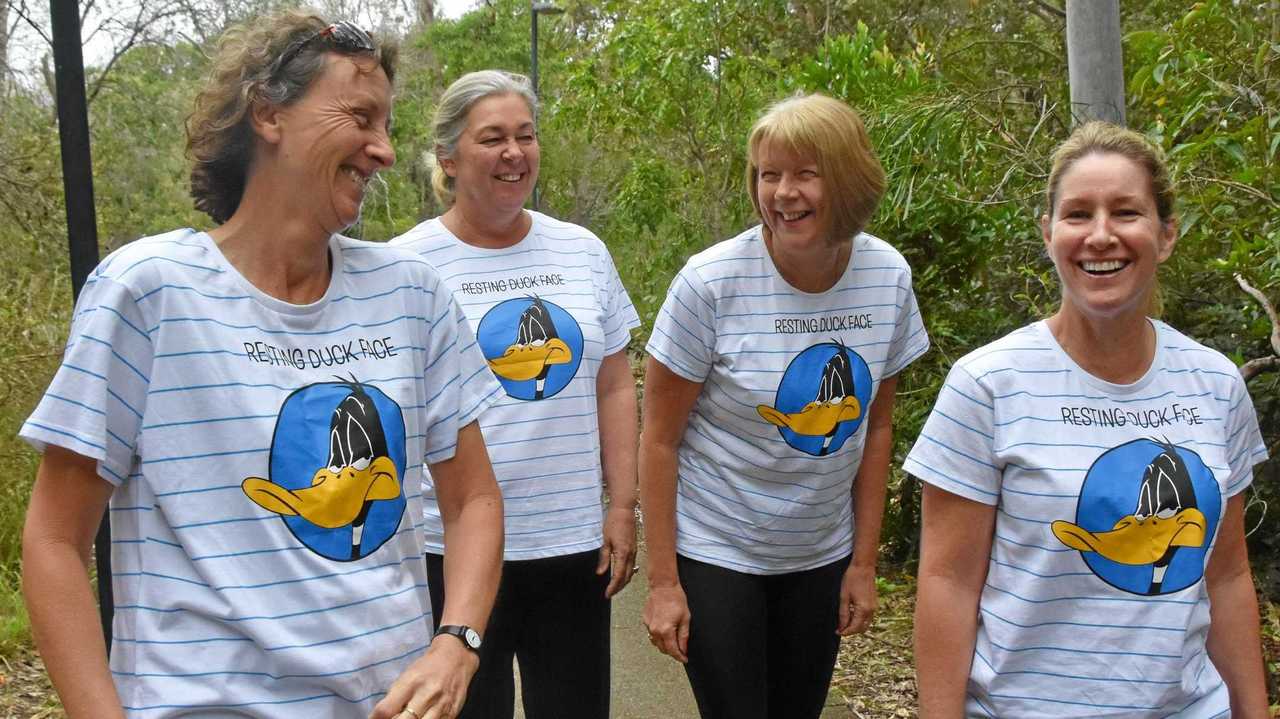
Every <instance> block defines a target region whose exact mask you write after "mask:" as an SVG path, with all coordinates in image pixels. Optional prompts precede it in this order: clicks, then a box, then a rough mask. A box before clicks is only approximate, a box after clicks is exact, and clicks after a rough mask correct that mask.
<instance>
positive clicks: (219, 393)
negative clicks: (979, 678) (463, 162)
mask: <svg viewBox="0 0 1280 719" xmlns="http://www.w3.org/2000/svg"><path fill="white" fill-rule="evenodd" d="M329 253H330V257H331V259H332V265H333V273H332V280H331V282H330V284H329V288H328V291H327V292H326V293H325V295H324V296H323V297H322V298H321V299H320V300H318V301H317V302H315V303H313V304H309V305H301V306H300V305H291V304H287V303H285V302H282V301H280V300H277V299H275V298H273V297H270V296H268V295H266V294H264V293H262V292H261V291H259V290H258V289H257V288H255V287H254V286H253V285H251V284H250V283H249V282H248V281H246V280H245V279H244V278H243V277H242V276H241V275H240V273H239V272H237V271H236V269H235V268H234V267H233V266H232V265H230V264H229V263H228V262H227V261H226V260H225V258H224V257H223V255H222V253H221V252H220V251H219V250H218V248H217V246H216V245H215V244H214V243H213V241H212V240H211V239H210V237H209V236H208V235H206V234H204V233H199V232H195V231H193V230H179V231H176V232H171V233H168V234H165V235H160V236H156V237H150V238H145V239H141V240H138V241H136V242H133V243H130V244H128V245H126V246H125V247H123V248H121V249H120V250H118V251H116V252H114V253H112V254H111V255H110V256H109V257H107V258H106V259H105V260H104V261H103V262H102V264H101V265H99V267H98V268H97V270H95V271H94V273H93V274H92V275H91V276H90V278H89V280H88V282H87V284H86V285H85V288H84V291H83V292H82V294H81V296H80V300H79V302H78V303H77V306H76V310H75V314H74V316H73V320H72V327H71V333H70V340H69V342H68V345H67V349H66V353H65V355H64V357H63V362H62V366H61V367H60V368H59V370H58V372H57V374H56V375H55V376H54V379H53V382H52V383H51V384H50V386H49V389H48V391H47V392H46V394H45V395H44V398H43V399H42V400H41V402H40V404H39V406H38V407H37V408H36V410H35V412H33V413H32V415H31V417H30V418H29V419H28V420H27V422H26V424H24V425H23V427H22V431H21V436H22V437H23V438H24V439H26V440H28V441H29V442H31V443H32V444H33V445H35V446H36V447H37V448H40V449H43V448H44V446H46V445H48V444H54V445H59V446H62V447H66V448H67V449H70V450H72V451H74V452H77V453H79V454H82V455H84V456H87V457H90V458H93V459H96V460H97V461H98V474H99V475H100V476H101V477H102V478H103V479H105V480H106V481H108V482H110V483H111V484H113V485H115V486H116V489H115V492H114V494H113V495H112V497H111V506H110V511H111V522H112V539H111V556H112V562H113V569H114V574H113V581H112V586H113V588H114V592H115V601H116V607H115V622H114V625H113V636H114V642H113V644H112V648H111V659H110V668H111V673H112V675H113V677H114V679H115V682H116V686H117V689H118V690H119V694H120V699H121V700H122V702H123V704H124V706H125V708H126V710H127V711H128V713H129V714H130V715H131V716H138V717H147V718H148V719H150V718H152V717H170V716H179V715H181V716H188V715H192V714H199V715H201V716H211V715H215V714H216V715H219V716H224V715H231V714H234V715H236V716H251V717H321V716H323V717H366V716H368V715H369V713H370V711H372V709H373V706H374V704H375V703H376V702H377V701H378V700H379V699H380V698H381V697H382V696H383V695H384V694H385V693H386V691H387V689H388V688H389V687H390V685H391V682H392V681H393V680H394V679H395V678H396V677H397V676H398V675H399V674H400V672H401V671H403V670H404V669H405V668H406V667H407V666H408V665H409V664H410V663H411V662H412V661H413V660H414V659H416V658H417V657H418V656H419V655H421V654H422V652H423V651H424V650H425V649H426V647H427V644H428V643H429V642H430V636H431V635H430V628H431V621H430V620H431V617H430V611H431V610H430V601H429V598H428V594H427V590H426V572H425V568H424V565H423V563H422V554H421V546H422V544H421V543H422V533H421V530H420V528H419V527H418V524H417V518H418V517H419V516H420V513H421V499H420V490H419V488H420V486H421V476H422V469H423V467H422V462H423V457H424V456H425V457H426V458H427V461H428V462H437V461H442V460H445V459H448V458H450V457H452V456H453V454H454V450H455V447H456V445H457V434H458V430H459V429H460V428H461V427H463V426H464V425H466V424H468V423H470V422H472V421H473V420H475V418H476V416H477V415H478V414H479V413H480V412H481V411H482V410H483V409H484V408H485V407H486V406H487V405H488V404H489V403H490V402H492V401H493V398H494V397H495V396H496V394H497V393H498V387H497V385H496V383H494V381H493V379H492V377H491V376H490V375H489V373H488V371H487V370H486V369H485V365H484V358H483V357H481V356H480V353H479V351H478V350H477V347H476V342H475V339H474V338H473V336H472V334H471V330H470V328H469V327H468V326H467V324H466V321H465V318H464V317H463V316H462V314H461V312H460V311H459V309H458V307H457V305H455V304H454V302H453V300H452V296H451V295H450V293H449V291H448V290H447V289H446V288H444V287H442V286H441V285H440V281H439V278H438V276H437V275H436V273H435V271H434V270H432V269H431V268H430V267H429V266H428V265H427V264H426V263H425V262H423V261H422V260H421V259H419V258H418V257H417V256H416V255H413V254H412V253H409V252H405V251H403V250H399V249H396V248H391V247H387V246H385V245H378V244H372V243H367V242H359V241H356V240H351V239H347V238H344V237H339V236H334V237H333V238H332V240H331V241H330V245H329Z"/></svg>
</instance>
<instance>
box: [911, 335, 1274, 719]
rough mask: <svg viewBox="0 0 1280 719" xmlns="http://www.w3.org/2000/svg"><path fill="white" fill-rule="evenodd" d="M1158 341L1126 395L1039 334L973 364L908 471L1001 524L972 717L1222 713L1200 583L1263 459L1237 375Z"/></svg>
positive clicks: (1171, 342) (1185, 346) (958, 370)
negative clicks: (988, 508)
mask: <svg viewBox="0 0 1280 719" xmlns="http://www.w3.org/2000/svg"><path fill="white" fill-rule="evenodd" d="M1152 324H1153V325H1154V327H1155V329H1156V343H1157V344H1156V346H1157V351H1156V355H1155V359H1154V361H1153V362H1152V365H1151V368H1150V370H1149V371H1148V372H1147V373H1146V375H1145V376H1143V377H1142V378H1141V379H1140V380H1138V381H1137V382H1134V383H1133V384H1128V385H1117V384H1112V383H1110V382H1105V381H1103V380H1101V379H1098V378H1096V377H1094V376H1092V375H1090V374H1088V373H1087V372H1085V371H1084V370H1083V369H1081V368H1080V367H1079V366H1077V365H1076V363H1075V362H1074V361H1073V360H1072V359H1071V357H1070V356H1069V355H1067V354H1066V353H1065V352H1064V351H1063V350H1062V348H1061V347H1060V346H1059V345H1058V343H1057V341H1056V340H1055V339H1054V337H1053V334H1052V333H1051V332H1050V331H1049V329H1048V327H1047V326H1046V325H1045V323H1044V322H1037V323H1035V324H1032V325H1029V326H1027V327H1024V328H1022V329H1020V330H1017V331H1015V332H1013V333H1011V334H1009V335H1007V336H1005V337H1004V338H1002V339H999V340H997V341H995V342H993V343H991V344H989V345H987V346H985V347H982V348H980V349H977V350H975V351H973V352H972V353H970V354H969V355H967V356H965V357H964V358H962V359H961V360H960V361H959V362H957V363H956V364H955V366H954V367H952V369H951V372H950V374H949V375H948V377H947V381H946V384H945V385H944V387H943V389H942V392H941V393H940V394H939V396H938V400H937V404H936V405H935V406H934V408H933V413H932V414H931V415H930V416H929V419H928V421H927V422H926V424H925V426H924V429H923V430H922V432H921V434H920V437H919V439H918V440H917V441H916V445H915V447H914V448H913V449H912V450H911V453H910V455H909V456H908V457H907V461H906V464H905V469H906V470H907V471H908V472H910V473H911V474H913V475H915V476H916V477H919V478H920V479H922V480H923V481H925V482H928V483H930V484H933V485H935V486H937V487H940V488H942V489H945V490H947V491H948V492H952V493H954V494H957V495H960V496H962V497H965V498H968V499H971V500H973V501H976V502H982V503H984V504H988V505H992V506H994V507H995V508H996V520H995V536H994V537H993V538H991V560H990V563H989V564H988V570H987V579H986V584H985V585H984V587H983V590H982V595H981V599H980V601H979V605H978V609H979V616H978V633H977V642H976V646H975V649H974V657H973V664H972V667H971V669H970V675H969V686H968V704H967V710H966V714H967V715H968V716H971V717H991V716H998V717H1061V716H1072V717H1086V716H1087V717H1167V716H1178V717H1186V718H1188V719H1189V718H1192V717H1197V718H1200V717H1220V716H1226V715H1227V714H1228V713H1229V711H1230V706H1229V703H1228V696H1227V689H1226V687H1225V686H1224V685H1223V682H1222V677H1221V676H1219V674H1218V671H1217V670H1216V669H1215V668H1214V666H1213V662H1212V661H1210V659H1209V656H1208V654H1207V653H1206V651H1205V639H1206V637H1207V635H1208V632H1209V596H1208V592H1207V589H1206V587H1205V582H1204V581H1203V576H1204V568H1205V565H1206V563H1207V562H1208V560H1209V556H1210V553H1211V551H1212V549H1213V543H1214V539H1215V537H1216V536H1217V529H1218V524H1219V522H1220V521H1221V519H1222V516H1223V512H1224V511H1225V508H1226V500H1227V499H1228V498H1229V497H1231V496H1233V495H1235V494H1237V493H1239V492H1241V491H1243V490H1244V488H1245V487H1246V486H1248V484H1249V482H1250V481H1251V480H1252V477H1253V474H1252V467H1253V465H1254V464H1256V463H1258V462H1261V461H1263V460H1264V459H1265V458H1266V449H1265V447H1264V445H1263V443H1262V437H1261V435H1260V434H1259V431H1258V423H1257V419H1256V417H1255V416H1254V412H1253V405H1252V402H1251V401H1250V399H1249V394H1248V392H1247V391H1246V389H1245V385H1244V382H1243V380H1241V378H1240V373H1239V372H1238V371H1237V370H1236V368H1235V366H1234V365H1232V364H1231V362H1230V361H1229V360H1227V358H1225V357H1223V356H1222V355H1221V354H1219V353H1218V352H1215V351H1214V350H1211V349H1209V348H1207V347H1204V346H1203V345H1200V344H1198V343H1196V342H1194V341H1193V340H1191V339H1189V338H1187V337H1185V336H1184V335H1182V334H1180V333H1179V332H1177V331H1176V330H1174V329H1173V328H1171V327H1169V326H1168V325H1166V324H1164V323H1162V322H1158V321H1152ZM926 649H927V647H926Z"/></svg>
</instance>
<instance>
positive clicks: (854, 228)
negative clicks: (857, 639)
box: [640, 95, 929, 719]
mask: <svg viewBox="0 0 1280 719" xmlns="http://www.w3.org/2000/svg"><path fill="white" fill-rule="evenodd" d="M746 180H747V186H748V188H749V196H750V198H751V203H752V205H754V207H755V210H756V213H757V214H758V215H759V217H760V219H761V220H762V223H763V224H761V225H759V226H756V227H753V228H751V229H749V230H746V231H745V232H743V233H742V234H740V235H738V236H737V237H734V238H732V239H730V240H726V241H724V242H721V243H719V244H717V245H715V246H713V247H711V248H709V249H707V250H705V251H703V252H700V253H698V254H697V255H694V256H693V257H692V258H690V259H689V261H688V263H687V264H686V265H685V266H684V269H682V270H681V271H680V274H679V275H677V276H676V278H675V280H674V281H673V282H672V283H671V289H670V290H669V291H668V293H667V299H666V302H665V303H664V304H663V306H662V309H661V311H660V312H659V313H658V317H657V319H656V320H655V322H654V328H653V334H652V335H651V336H650V338H649V344H648V347H647V349H648V351H649V362H648V365H647V367H646V372H645V392H644V433H643V436H642V439H641V443H640V447H641V450H640V466H641V471H640V478H641V482H640V488H641V495H642V499H643V504H644V519H645V540H646V542H647V543H648V552H649V599H648V602H647V604H646V605H645V608H644V621H645V624H646V626H647V628H648V630H649V638H650V641H651V642H653V644H654V645H655V646H656V647H658V649H659V650H661V651H662V652H663V653H665V654H668V655H670V656H672V657H674V658H676V659H677V660H679V661H681V662H684V663H685V669H686V671H687V673H688V675H689V682H690V684H691V685H692V687H693V694H694V697H695V698H696V700H697V702H698V709H699V711H700V712H701V714H702V716H703V717H704V719H806V718H807V719H816V717H817V716H818V715H819V714H820V713H821V711H822V706H823V704H824V703H825V699H826V696H827V689H828V687H829V685H830V683H831V674H832V670H833V669H834V666H835V660H836V652H837V651H838V649H839V646H840V637H841V636H844V635H849V634H853V633H856V632H862V631H866V629H867V627H868V626H870V623H871V619H872V616H873V615H874V614H875V610H876V585H875V577H876V553H877V551H878V550H879V544H880V541H879V540H880V519H881V515H882V513H883V510H884V496H885V481H886V479H887V478H888V472H889V456H890V450H891V448H892V440H893V423H892V416H893V399H894V389H895V388H896V386H897V376H898V373H899V372H901V371H902V370H903V368H905V367H906V366H907V365H908V364H910V363H911V362H912V361H914V360H915V359H916V358H917V357H919V356H920V355H921V354H923V353H924V352H925V351H926V350H927V349H928V347H929V338H928V336H927V335H926V333H925V330H924V325H923V324H922V323H921V320H920V311H919V310H918V309H917V307H916V300H915V294H914V292H913V291H912V289H911V268H910V267H908V265H907V263H906V260H904V259H903V257H902V255H901V254H900V253H899V252H898V251H897V250H895V249H894V248H893V247H892V246H891V245H889V244H888V243H887V242H884V241H883V240H880V239H878V238H876V237H872V236H871V235H869V234H866V233H864V232H862V229H863V227H865V226H866V223H867V222H868V221H869V220H870V219H871V215H872V213H873V212H874V211H875V208H876V205H877V204H878V203H879V201H880V197H881V195H882V194H883V193H884V186H885V176H884V170H883V169H882V168H881V167H880V161H879V160H878V159H876V156H875V152H874V150H873V149H872V147H871V140H870V138H869V137H868V136H867V132H866V129H865V128H864V127H863V124H862V120H861V118H859V117H858V114H857V113H856V112H855V111H854V110H853V109H852V108H850V107H849V106H848V105H845V104H844V103H842V102H840V101H838V100H835V99H832V98H830V97H826V96H823V95H808V96H803V97H795V98H791V99H789V100H786V101H783V102H781V103H779V104H777V105H775V106H774V107H772V108H770V109H769V111H768V112H766V113H765V115H764V116H763V117H761V118H760V119H759V120H757V121H756V124H755V126H754V127H752V129H751V134H750V136H749V137H748V140H747V177H746Z"/></svg>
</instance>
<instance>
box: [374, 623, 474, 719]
mask: <svg viewBox="0 0 1280 719" xmlns="http://www.w3.org/2000/svg"><path fill="white" fill-rule="evenodd" d="M479 666H480V657H478V656H476V653H475V652H473V651H471V650H470V649H468V648H466V647H465V646H463V644H462V640H461V639H459V638H458V637H454V636H452V635H448V634H442V635H440V636H439V637H436V638H435V640H433V641H432V642H431V646H430V647H428V648H427V653H426V654H423V655H422V656H421V657H419V658H418V660H417V661H415V662H414V663H413V664H410V665H409V668H408V669H405V670H404V673H402V674H401V675H400V676H399V677H397V678H396V680H395V681H394V682H392V684H391V689H389V690H388V691H387V695H386V696H385V697H383V698H382V701H380V702H378V704H377V706H375V707H374V708H373V714H370V715H369V719H393V718H394V719H453V718H454V717H456V716H457V715H458V712H460V711H462V704H463V702H465V701H466V699H467V687H468V686H470V684H471V677H472V675H474V674H475V673H476V669H477V668H479Z"/></svg>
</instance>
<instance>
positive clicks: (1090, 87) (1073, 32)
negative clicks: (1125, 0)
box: [1067, 0, 1125, 125]
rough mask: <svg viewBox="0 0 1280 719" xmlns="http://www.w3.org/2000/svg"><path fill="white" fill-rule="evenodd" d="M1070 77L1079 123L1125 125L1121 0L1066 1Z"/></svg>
mask: <svg viewBox="0 0 1280 719" xmlns="http://www.w3.org/2000/svg"><path fill="white" fill-rule="evenodd" d="M1067 77H1068V80H1069V82H1070V84H1071V107H1072V112H1071V114H1072V116H1073V117H1074V118H1075V119H1076V121H1077V122H1087V121H1089V120H1106V121H1107V122H1113V123H1115V124H1117V125H1123V124H1125V120H1124V104H1125V103H1124V57H1123V55H1122V54H1121V51H1120V0H1067Z"/></svg>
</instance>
